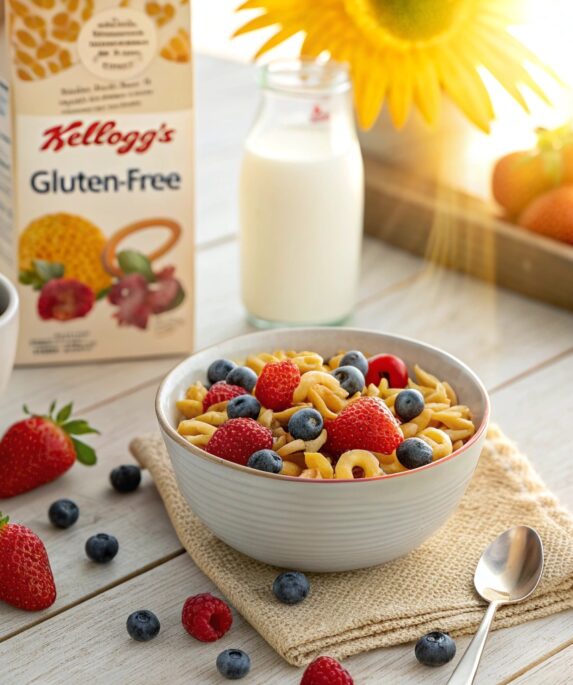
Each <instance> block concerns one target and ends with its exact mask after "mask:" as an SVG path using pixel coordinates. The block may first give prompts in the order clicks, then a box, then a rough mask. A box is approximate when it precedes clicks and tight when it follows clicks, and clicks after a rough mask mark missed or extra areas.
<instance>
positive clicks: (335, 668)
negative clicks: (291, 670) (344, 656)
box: [300, 656, 354, 685]
mask: <svg viewBox="0 0 573 685" xmlns="http://www.w3.org/2000/svg"><path fill="white" fill-rule="evenodd" d="M300 685H354V680H352V676H351V675H350V673H349V672H348V671H347V670H346V669H345V668H344V667H343V666H342V665H341V664H340V663H339V662H338V661H336V659H333V658H332V657H331V656H319V657H318V659H315V660H314V661H313V662H312V663H311V664H309V665H308V666H307V667H306V670H305V672H304V673H303V676H302V680H301V681H300Z"/></svg>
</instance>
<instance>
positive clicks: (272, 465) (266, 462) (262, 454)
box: [247, 450, 283, 473]
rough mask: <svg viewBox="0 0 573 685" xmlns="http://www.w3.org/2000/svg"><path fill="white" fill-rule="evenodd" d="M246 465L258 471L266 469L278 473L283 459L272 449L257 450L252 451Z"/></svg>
mask: <svg viewBox="0 0 573 685" xmlns="http://www.w3.org/2000/svg"><path fill="white" fill-rule="evenodd" d="M247 466H250V467H251V468H252V469H257V470H258V471H268V472H269V473H280V472H281V469H282V467H283V460H282V459H281V458H280V456H279V455H278V454H277V453H276V452H273V451H272V450H259V451H258V452H253V454H251V456H250V457H249V461H248V462H247Z"/></svg>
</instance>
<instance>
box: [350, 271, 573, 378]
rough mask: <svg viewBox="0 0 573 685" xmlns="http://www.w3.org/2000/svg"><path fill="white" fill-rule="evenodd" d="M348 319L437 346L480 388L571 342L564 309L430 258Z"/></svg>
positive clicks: (572, 328)
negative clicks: (401, 284)
mask: <svg viewBox="0 0 573 685" xmlns="http://www.w3.org/2000/svg"><path fill="white" fill-rule="evenodd" d="M351 325H355V326H364V327H370V328H377V329H379V330H383V331H384V332H388V333H399V334H401V335H407V336H411V337H414V338H419V339H421V340H424V341H426V342H429V343H432V344H433V345H437V346H438V347H441V348H443V349H445V350H447V351H448V352H451V353H452V354H454V355H456V356H458V357H459V358H460V359H462V360H463V361H465V362H466V363H467V364H468V365H469V366H470V367H472V368H473V369H474V371H476V373H478V374H479V375H480V377H481V378H482V380H483V381H484V383H485V384H486V386H488V387H493V386H497V385H499V384H501V383H505V382H507V381H508V380H510V379H511V378H513V377H515V376H516V375H517V374H519V373H521V372H522V371H524V370H527V369H530V368H532V367H534V366H536V365H537V364H540V363H542V362H544V361H546V360H547V359H549V358H551V357H553V356H555V355H558V354H561V353H563V352H564V351H566V350H569V349H571V347H572V346H573V316H572V315H571V314H570V313H569V312H566V311H565V310H560V309H557V308H553V307H548V306H547V305H544V304H541V303H539V302H535V301H533V300H529V299H527V298H525V297H522V296H519V295H516V294H514V293H510V292H509V291H506V290H501V289H497V288H495V286H492V285H488V284H486V283H484V282H482V281H478V280H476V279H474V278H472V277H471V276H464V275H462V274H458V273H456V272H453V271H447V270H445V269H441V268H439V267H435V266H432V265H428V267H427V268H426V270H425V271H424V272H423V274H422V275H421V276H420V277H419V278H417V279H416V280H415V281H414V282H413V283H412V284H411V285H409V286H408V287H406V288H402V289H399V290H397V291H396V292H393V293H392V292H391V293H388V294H387V295H386V296H385V297H384V298H381V299H378V300H374V301H373V302H372V303H371V304H367V305H366V306H364V307H359V308H358V309H357V311H356V313H355V315H354V317H353V318H352V320H351Z"/></svg>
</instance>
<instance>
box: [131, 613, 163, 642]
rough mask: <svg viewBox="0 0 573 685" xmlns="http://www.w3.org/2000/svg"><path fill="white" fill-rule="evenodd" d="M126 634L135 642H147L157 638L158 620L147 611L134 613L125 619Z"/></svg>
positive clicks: (159, 626) (159, 624) (159, 625)
mask: <svg viewBox="0 0 573 685" xmlns="http://www.w3.org/2000/svg"><path fill="white" fill-rule="evenodd" d="M126 625H127V632H128V633H129V636H130V637H131V638H133V639H134V640H136V641H137V642H148V641H149V640H153V638H154V637H157V635H158V634H159V630H160V628H161V623H159V619H158V618H157V616H156V615H155V614H154V613H153V612H152V611H148V610H147V609H140V610H139V611H134V612H133V614H130V615H129V616H128V617H127V624H126Z"/></svg>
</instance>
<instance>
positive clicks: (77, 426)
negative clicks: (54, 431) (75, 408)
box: [62, 419, 99, 435]
mask: <svg viewBox="0 0 573 685" xmlns="http://www.w3.org/2000/svg"><path fill="white" fill-rule="evenodd" d="M62 430H65V431H66V433H69V435H86V434H87V433H97V434H98V435H99V431H98V430H96V429H95V428H92V427H91V426H90V425H89V423H88V422H87V421H84V420H83V419H76V420H75V421H68V423H64V424H63V426H62Z"/></svg>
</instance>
